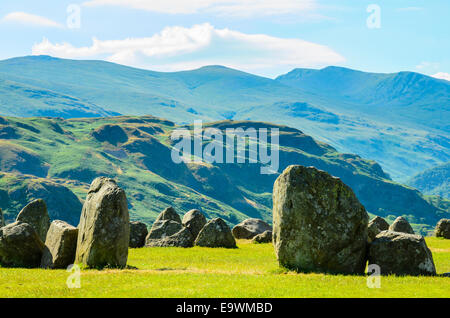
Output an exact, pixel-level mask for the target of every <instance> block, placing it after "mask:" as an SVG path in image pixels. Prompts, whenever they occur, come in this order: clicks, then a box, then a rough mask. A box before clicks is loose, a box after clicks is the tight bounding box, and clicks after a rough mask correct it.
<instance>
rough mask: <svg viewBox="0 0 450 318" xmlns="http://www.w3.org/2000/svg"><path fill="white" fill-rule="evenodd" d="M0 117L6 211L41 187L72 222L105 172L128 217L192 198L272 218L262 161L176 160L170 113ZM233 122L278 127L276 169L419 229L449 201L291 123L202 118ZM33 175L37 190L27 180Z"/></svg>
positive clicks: (54, 211) (225, 213) (231, 215)
mask: <svg viewBox="0 0 450 318" xmlns="http://www.w3.org/2000/svg"><path fill="white" fill-rule="evenodd" d="M1 121H2V125H0V134H1V133H2V132H4V134H2V137H1V138H2V139H0V143H1V147H0V149H1V152H0V166H1V167H2V172H3V173H2V176H1V178H0V195H1V196H2V200H1V202H0V207H1V208H2V209H4V210H5V212H6V218H7V219H8V220H9V221H11V220H12V219H14V217H15V216H16V215H17V213H18V212H19V210H20V208H21V207H23V206H24V205H25V204H26V203H27V202H28V201H29V200H30V199H31V198H35V197H39V196H45V198H50V197H52V198H54V200H53V201H52V202H49V210H50V214H51V216H54V217H59V218H62V219H64V220H67V221H69V222H70V223H72V224H77V220H78V218H79V213H80V212H81V203H80V202H82V201H83V199H84V197H85V195H86V191H87V189H88V186H89V183H90V182H91V181H92V180H93V179H94V178H95V177H97V176H100V175H106V176H110V177H113V178H117V180H118V182H119V183H120V184H121V186H123V187H124V188H125V190H126V193H127V197H128V200H129V208H130V215H131V218H132V219H133V220H142V221H144V222H147V223H151V222H153V221H154V219H155V218H156V216H157V214H158V213H159V212H161V210H163V209H164V208H165V207H167V206H169V205H173V206H174V207H175V208H176V209H177V210H178V211H179V212H180V213H183V212H186V211H187V210H189V209H192V208H201V209H202V210H203V212H204V213H205V214H206V215H207V216H208V217H209V218H212V217H215V216H220V217H222V218H224V219H225V220H227V221H228V222H229V223H230V224H236V223H238V222H239V221H241V220H243V219H245V218H248V217H257V218H262V219H264V220H266V221H269V222H271V219H272V215H271V209H272V202H271V200H272V186H273V182H274V180H275V179H276V177H277V174H272V175H263V174H261V173H260V167H261V164H259V163H258V164H254V163H249V162H248V161H246V162H245V163H236V160H234V162H235V163H226V164H225V163H222V164H221V163H214V164H208V163H204V162H203V163H180V164H175V163H174V162H173V161H172V158H171V147H172V145H173V142H172V141H171V139H170V135H171V133H172V131H173V130H174V129H176V128H180V126H177V125H176V124H174V123H173V122H171V121H168V120H165V119H160V118H156V117H153V116H140V117H135V116H118V117H106V118H82V119H63V118H16V117H4V118H1ZM186 127H187V128H189V129H192V127H191V126H186ZM238 127H242V128H244V129H246V128H249V127H253V128H255V129H259V128H268V129H271V128H278V129H279V130H280V152H279V162H280V166H279V170H278V172H281V171H282V170H283V169H284V168H285V167H287V166H288V165H290V164H302V165H306V166H310V165H312V166H316V167H317V168H319V169H322V170H325V171H328V172H329V173H331V174H333V175H335V176H338V177H340V178H341V179H342V180H343V181H344V182H345V183H347V184H348V185H349V186H350V187H352V188H353V190H354V191H355V193H356V195H357V196H358V198H359V199H360V200H361V202H362V203H363V204H364V205H365V207H366V209H367V210H368V211H369V212H370V213H372V214H379V215H382V216H385V217H387V218H388V219H389V220H393V219H394V218H395V217H396V216H397V215H405V216H406V217H407V218H408V219H409V220H410V222H411V223H413V224H415V227H416V229H419V230H422V231H426V230H430V229H431V228H432V227H433V226H434V225H435V223H436V222H437V220H438V219H440V218H441V217H443V216H445V215H448V212H449V209H448V206H443V205H440V208H438V207H436V206H434V205H433V203H429V202H432V201H428V200H426V198H424V197H423V196H422V195H421V194H420V193H419V192H418V191H416V190H414V189H411V188H408V187H405V186H403V185H400V184H397V183H395V182H393V181H391V180H389V177H388V175H386V174H385V173H384V172H383V170H382V168H381V167H380V166H379V165H378V164H377V163H376V162H374V161H369V160H365V159H362V158H361V157H359V156H357V155H351V154H342V153H339V152H337V151H336V150H335V149H334V148H333V147H331V146H329V145H327V144H324V143H322V142H318V141H316V140H314V139H313V138H311V137H310V136H308V135H306V134H304V133H303V132H301V131H300V130H298V129H295V128H290V127H287V126H279V125H274V124H267V123H261V122H248V121H242V122H238V121H221V122H213V123H209V124H205V125H204V128H205V129H206V128H217V129H220V130H221V131H224V130H225V129H226V128H238ZM204 142H205V145H206V144H207V143H208V142H207V141H206V140H205V141H204ZM250 142H251V143H253V142H255V141H253V140H251V141H250ZM236 156H237V154H236V153H235V157H236ZM39 184H42V187H40V188H39V189H38V190H36V191H31V190H30V189H35V188H37V187H38V185H39ZM75 198H78V199H75Z"/></svg>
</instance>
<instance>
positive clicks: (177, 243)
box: [146, 227, 194, 247]
mask: <svg viewBox="0 0 450 318" xmlns="http://www.w3.org/2000/svg"><path fill="white" fill-rule="evenodd" d="M193 245H194V237H193V236H192V233H191V231H189V229H188V228H186V227H183V228H182V229H181V230H180V231H178V232H177V233H175V234H173V235H170V236H166V237H163V238H160V239H148V240H147V241H146V246H148V247H192V246H193Z"/></svg>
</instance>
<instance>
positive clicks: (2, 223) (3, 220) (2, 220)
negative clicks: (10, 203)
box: [0, 209, 6, 227]
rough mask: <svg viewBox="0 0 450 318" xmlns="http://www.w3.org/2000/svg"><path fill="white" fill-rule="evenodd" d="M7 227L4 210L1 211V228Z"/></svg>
mask: <svg viewBox="0 0 450 318" xmlns="http://www.w3.org/2000/svg"><path fill="white" fill-rule="evenodd" d="M5 225H6V223H5V217H4V216H3V210H2V209H0V227H4V226H5Z"/></svg>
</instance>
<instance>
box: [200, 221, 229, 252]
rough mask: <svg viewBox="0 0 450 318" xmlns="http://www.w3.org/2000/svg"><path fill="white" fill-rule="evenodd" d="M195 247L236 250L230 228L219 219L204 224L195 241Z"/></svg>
mask: <svg viewBox="0 0 450 318" xmlns="http://www.w3.org/2000/svg"><path fill="white" fill-rule="evenodd" d="M195 245H196V246H203V247H225V248H236V241H235V239H234V237H233V234H231V230H230V227H229V226H228V225H227V224H226V223H225V221H224V220H222V219H221V218H215V219H212V220H210V221H208V223H206V224H205V226H204V227H203V229H202V230H201V231H200V233H198V236H197V238H196V240H195Z"/></svg>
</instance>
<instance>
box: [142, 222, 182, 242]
mask: <svg viewBox="0 0 450 318" xmlns="http://www.w3.org/2000/svg"><path fill="white" fill-rule="evenodd" d="M182 228H183V226H182V225H181V223H178V222H175V221H172V220H163V221H157V222H155V223H153V225H152V228H151V229H150V232H149V233H148V235H147V237H146V238H145V245H146V246H147V245H149V244H150V243H149V242H150V240H159V239H163V238H165V237H168V236H171V235H174V234H175V233H177V232H179V231H180V230H181V229H182Z"/></svg>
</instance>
